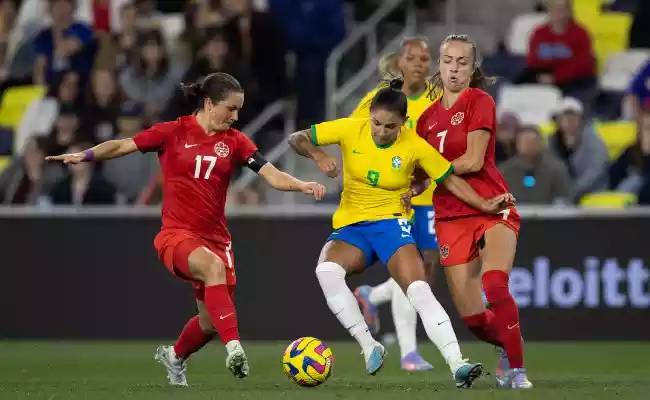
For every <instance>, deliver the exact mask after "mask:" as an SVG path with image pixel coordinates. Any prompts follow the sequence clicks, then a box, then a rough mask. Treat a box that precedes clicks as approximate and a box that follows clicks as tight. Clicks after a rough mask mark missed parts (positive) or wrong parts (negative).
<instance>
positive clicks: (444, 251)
mask: <svg viewBox="0 0 650 400" xmlns="http://www.w3.org/2000/svg"><path fill="white" fill-rule="evenodd" d="M447 257H449V246H448V245H446V244H443V245H442V246H440V258H447Z"/></svg>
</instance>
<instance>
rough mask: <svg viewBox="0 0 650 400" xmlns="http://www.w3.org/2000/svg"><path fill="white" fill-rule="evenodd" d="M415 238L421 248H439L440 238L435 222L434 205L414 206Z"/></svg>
mask: <svg viewBox="0 0 650 400" xmlns="http://www.w3.org/2000/svg"><path fill="white" fill-rule="evenodd" d="M413 211H415V215H414V216H413V238H414V239H415V244H416V245H417V246H418V249H420V250H437V249H438V238H437V237H436V228H435V226H434V224H433V218H434V216H435V213H434V211H433V207H432V206H413Z"/></svg>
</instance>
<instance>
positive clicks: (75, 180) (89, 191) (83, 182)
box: [50, 142, 115, 206]
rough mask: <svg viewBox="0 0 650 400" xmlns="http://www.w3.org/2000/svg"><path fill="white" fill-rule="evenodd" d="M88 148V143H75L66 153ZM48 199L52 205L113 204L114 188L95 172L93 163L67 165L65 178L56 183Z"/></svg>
mask: <svg viewBox="0 0 650 400" xmlns="http://www.w3.org/2000/svg"><path fill="white" fill-rule="evenodd" d="M90 146H91V144H90V143H85V142H80V143H76V144H73V145H72V146H70V147H69V148H68V149H67V151H66V153H79V152H81V151H83V150H85V149H87V148H89V147H90ZM50 197H51V200H52V203H54V204H69V205H75V206H78V205H85V204H114V203H115V187H113V185H111V184H110V183H108V181H106V179H104V177H103V176H102V175H101V174H100V173H99V172H98V171H97V169H96V168H95V163H94V162H83V163H79V164H69V165H68V174H67V176H66V177H64V178H62V179H61V180H59V181H58V182H57V183H56V185H55V186H54V188H53V189H52V192H51V193H50Z"/></svg>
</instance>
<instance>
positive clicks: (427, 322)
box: [387, 244, 483, 388]
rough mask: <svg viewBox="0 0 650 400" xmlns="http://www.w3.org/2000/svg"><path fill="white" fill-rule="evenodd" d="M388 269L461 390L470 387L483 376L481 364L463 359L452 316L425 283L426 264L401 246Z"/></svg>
mask: <svg viewBox="0 0 650 400" xmlns="http://www.w3.org/2000/svg"><path fill="white" fill-rule="evenodd" d="M387 265H388V270H389V271H390V273H391V276H393V278H394V279H395V281H396V282H397V283H398V284H399V285H400V287H401V288H402V289H403V290H404V292H405V293H406V296H407V297H408V299H409V301H410V302H411V304H412V305H413V307H414V308H415V309H416V310H417V313H418V315H419V316H420V318H421V319H422V324H423V325H424V329H425V331H426V332H427V336H428V337H429V339H430V340H431V341H432V342H433V343H434V344H435V345H436V347H437V348H438V350H439V351H440V353H441V354H442V356H443V358H444V359H445V362H446V363H447V365H448V366H449V369H450V370H451V373H452V376H453V377H454V380H455V381H456V386H457V387H463V388H465V387H470V386H471V385H472V382H473V381H474V380H475V379H477V378H478V377H479V376H480V375H481V373H482V371H483V370H482V366H481V364H470V363H468V362H467V361H465V360H463V356H462V353H461V351H460V346H459V345H458V339H457V338H456V333H455V332H454V328H453V326H452V325H451V320H450V318H449V315H448V314H447V312H446V311H445V309H444V308H443V307H442V305H441V304H440V302H438V300H437V299H436V297H435V296H434V295H433V292H432V291H431V287H430V286H429V284H428V283H427V282H426V281H425V279H426V278H425V272H424V263H423V262H422V258H421V256H420V253H419V252H418V249H417V248H416V247H415V245H413V244H407V245H404V246H402V247H400V248H399V249H398V250H397V251H396V252H395V253H394V254H393V255H392V257H391V258H390V259H389V260H388V263H387Z"/></svg>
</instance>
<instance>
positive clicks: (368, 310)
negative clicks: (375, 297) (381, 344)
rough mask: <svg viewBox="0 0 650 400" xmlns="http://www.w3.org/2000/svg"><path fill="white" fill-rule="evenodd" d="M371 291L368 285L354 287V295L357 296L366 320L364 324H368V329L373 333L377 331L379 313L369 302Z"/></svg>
mask: <svg viewBox="0 0 650 400" xmlns="http://www.w3.org/2000/svg"><path fill="white" fill-rule="evenodd" d="M371 291H372V288H371V287H370V286H368V285H362V286H359V287H358V288H356V289H354V297H356V298H357V302H359V305H360V306H361V312H362V313H363V318H364V319H365V320H366V325H368V330H370V333H372V334H373V335H375V334H377V333H378V332H379V313H378V312H377V307H376V306H375V305H374V304H372V303H371V302H370V292H371Z"/></svg>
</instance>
